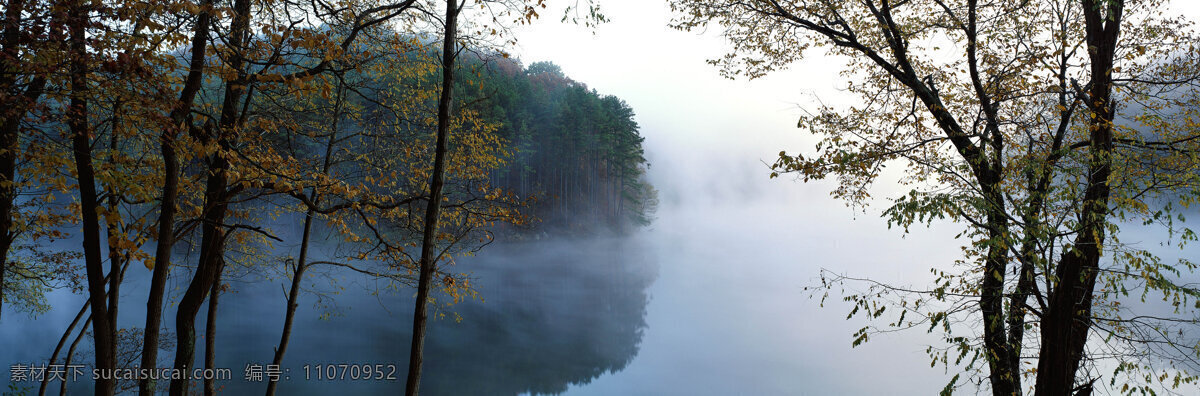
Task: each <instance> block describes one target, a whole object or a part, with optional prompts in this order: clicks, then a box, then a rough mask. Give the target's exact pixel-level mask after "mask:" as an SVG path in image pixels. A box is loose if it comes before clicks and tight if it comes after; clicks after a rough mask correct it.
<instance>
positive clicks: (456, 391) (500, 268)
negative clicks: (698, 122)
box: [0, 238, 657, 395]
mask: <svg viewBox="0 0 1200 396" xmlns="http://www.w3.org/2000/svg"><path fill="white" fill-rule="evenodd" d="M651 257H653V256H652V255H650V254H648V253H647V250H646V249H645V248H644V247H642V246H641V245H640V244H639V243H638V242H636V241H631V240H629V239H621V238H601V239H589V240H575V241H553V242H551V241H535V242H524V243H511V244H502V245H496V246H491V247H488V248H486V249H485V250H484V251H483V252H482V253H481V254H480V255H479V256H476V257H468V258H462V259H459V260H458V264H457V266H456V268H455V269H454V271H456V272H467V273H472V274H473V277H474V279H475V280H474V281H473V282H474V284H475V286H476V288H477V289H478V291H479V293H480V294H479V296H480V297H481V298H482V299H483V300H484V301H479V300H467V301H463V302H461V303H459V304H457V305H455V306H453V307H452V308H451V310H453V311H454V313H457V314H458V315H460V316H461V318H462V320H461V321H460V322H456V321H455V320H454V319H453V317H454V315H453V313H451V312H446V313H447V314H446V317H445V319H442V320H434V321H431V322H430V328H429V334H428V337H427V341H426V342H427V344H426V347H425V350H426V360H425V369H424V375H423V378H422V386H421V391H422V392H421V393H422V394H425V395H507V394H520V393H561V392H564V391H566V390H567V387H568V386H569V385H571V384H575V385H579V384H586V383H588V382H590V381H592V380H593V379H595V378H597V377H599V376H600V375H602V374H604V373H608V372H616V371H620V370H622V369H624V368H625V366H626V365H627V364H629V362H630V361H631V360H632V359H633V358H634V356H636V355H637V352H638V348H639V345H640V343H641V340H642V333H643V330H644V329H645V327H646V320H645V315H646V305H647V303H648V301H649V296H648V294H647V288H648V287H649V286H650V284H651V283H652V282H653V281H654V280H655V278H656V276H657V263H654V262H652V259H651ZM131 270H132V269H131ZM131 272H133V271H131ZM143 278H144V277H143ZM143 278H139V277H137V276H133V277H131V278H130V279H128V280H127V281H126V283H127V285H128V286H125V288H124V289H123V290H122V295H123V297H122V298H123V305H122V308H121V309H122V312H121V321H120V322H121V323H120V324H121V326H122V327H130V326H138V325H140V324H141V323H142V322H143V321H144V316H143V315H144V309H145V302H144V301H145V300H144V299H145V285H144V283H146V280H145V279H143ZM281 282H282V281H276V282H245V283H238V282H233V285H232V286H233V289H234V290H233V292H231V293H227V294H224V295H223V296H222V298H221V308H220V314H219V317H218V320H219V323H218V326H219V331H218V334H217V366H218V367H223V368H229V369H231V371H232V375H233V379H232V380H230V381H219V382H218V386H219V387H221V388H222V393H224V394H237V395H241V394H256V393H259V392H262V391H263V390H264V389H265V383H256V382H247V381H245V380H244V372H245V368H246V365H247V364H259V365H265V364H267V363H269V362H270V359H271V356H272V354H273V351H274V346H275V345H276V344H277V343H278V339H279V338H278V337H279V330H280V327H281V326H282V322H283V305H284V293H283V291H282V290H281V288H280V283H281ZM310 284H311V285H316V286H317V287H318V288H319V289H320V288H324V289H325V291H330V288H329V287H328V284H327V282H326V281H325V280H322V279H320V278H317V279H315V281H314V282H312V283H310ZM338 284H339V285H341V286H345V290H343V291H340V292H339V293H338V294H337V295H334V296H332V298H333V300H325V301H324V302H325V303H331V302H332V303H334V305H335V308H332V309H331V308H327V307H322V308H317V307H315V305H317V302H318V301H317V298H315V297H314V296H313V295H311V294H309V295H305V296H304V297H303V299H302V300H301V301H300V312H299V314H298V316H297V319H296V323H295V329H294V331H293V334H292V340H291V342H290V344H289V348H288V353H287V356H286V358H285V360H284V364H283V367H282V368H283V369H284V370H285V371H284V373H283V375H284V376H285V377H287V378H286V379H285V380H284V381H282V383H281V384H280V388H279V394H282V395H329V394H345V395H350V394H384V393H387V394H394V393H399V392H400V391H402V390H403V387H404V379H405V378H404V376H405V373H406V372H407V356H408V346H409V343H410V334H411V312H412V294H413V292H412V290H409V289H404V290H400V291H398V292H395V293H389V292H386V291H382V292H377V291H379V289H380V288H381V286H380V285H378V284H376V283H374V282H372V281H370V280H367V279H364V278H361V277H347V278H343V279H339V280H338ZM322 285H325V286H322ZM60 297H62V298H59V299H58V301H56V303H57V304H59V305H60V306H56V307H55V312H51V314H49V315H47V316H45V317H43V318H40V319H39V320H36V321H29V320H23V321H18V320H13V319H14V318H12V317H8V315H6V318H5V323H4V326H3V327H4V328H3V329H0V334H4V335H5V336H6V337H5V338H3V339H0V364H3V365H4V366H3V367H4V368H5V370H4V371H6V372H7V371H8V367H9V365H10V364H13V363H17V362H25V363H28V362H29V361H31V360H32V359H39V361H42V362H44V361H45V359H46V357H48V356H49V353H50V352H51V351H52V349H53V347H54V343H55V342H57V338H58V335H59V334H61V331H62V329H63V328H64V327H65V326H66V324H67V323H68V322H69V321H70V318H69V317H67V316H68V314H66V313H65V312H66V311H74V310H76V309H78V304H77V301H82V297H80V296H60ZM59 301H62V303H59ZM328 311H333V312H335V315H333V317H331V318H329V319H321V318H320V316H321V314H322V313H323V312H328ZM203 312H204V310H201V313H202V315H201V317H203ZM73 313H74V312H70V315H73ZM14 316H15V315H14ZM173 318H174V307H173V306H172V307H170V308H169V310H168V311H167V312H166V317H165V318H164V321H166V322H173ZM203 329H204V325H203V324H202V323H199V324H197V330H198V332H200V333H202V332H203ZM35 333H36V335H34V336H28V335H29V334H35ZM12 334H26V335H27V336H26V337H23V338H22V337H9V336H8V335H12ZM87 343H90V342H88V341H85V342H84V344H87ZM197 344H201V345H202V341H197ZM81 347H83V345H81ZM88 349H90V348H88ZM10 352H11V353H10ZM197 352H198V354H200V352H201V351H199V350H198V351H197ZM167 355H168V353H163V354H162V355H160V358H159V362H160V363H162V364H169V362H170V361H171V357H170V356H167ZM201 356H202V355H201ZM88 359H89V360H90V356H89V358H88ZM79 360H80V359H79V358H77V359H76V361H79ZM197 362H198V363H199V362H202V360H200V359H198V360H197ZM339 363H347V364H368V363H369V364H385V365H387V364H391V365H394V366H395V373H394V376H395V378H396V379H395V380H394V381H386V380H349V379H347V380H341V381H329V380H322V379H319V378H318V376H317V375H316V373H315V366H317V365H326V364H339ZM305 365H310V366H312V367H310V370H309V371H308V373H307V374H306V372H305V368H304V366H305ZM5 374H6V375H3V376H0V384H3V385H0V386H7V382H8V380H9V376H8V375H7V373H5ZM306 378H307V379H306ZM21 385H25V386H33V388H34V390H35V393H36V384H32V383H23V384H21ZM88 387H90V383H86V382H81V383H75V384H73V386H71V390H72V392H71V393H84V392H87V390H88V389H87V388H88ZM52 389H57V387H54V388H52ZM335 392H336V393H335Z"/></svg>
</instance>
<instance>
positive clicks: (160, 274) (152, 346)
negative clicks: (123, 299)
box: [138, 0, 213, 396]
mask: <svg viewBox="0 0 1200 396" xmlns="http://www.w3.org/2000/svg"><path fill="white" fill-rule="evenodd" d="M212 5H213V0H205V1H204V3H203V4H202V5H201V8H200V14H199V17H198V18H197V20H196V28H195V33H194V34H193V35H192V58H191V61H190V62H191V66H190V70H188V75H187V78H186V79H185V80H184V85H183V89H182V90H181V91H180V94H179V102H177V103H176V104H175V108H174V109H172V110H171V123H172V125H168V126H167V127H166V128H164V129H163V132H162V136H161V137H160V139H159V144H160V149H161V151H162V158H163V188H162V202H161V206H160V209H159V213H158V246H156V247H155V249H154V273H153V275H152V278H151V281H150V295H149V297H147V299H146V327H145V328H144V333H143V335H144V337H143V340H142V341H143V342H142V364H141V367H144V368H157V367H158V344H159V335H160V331H159V329H160V327H161V326H162V306H163V293H164V292H165V290H166V284H167V275H168V274H169V273H170V267H171V250H172V247H173V246H174V244H175V234H174V232H175V202H176V199H177V197H178V195H179V159H178V157H177V155H176V153H175V139H176V138H177V137H178V136H179V133H180V132H181V131H180V129H183V128H186V127H187V125H188V123H189V120H188V114H190V113H191V109H192V102H193V101H195V99H196V94H197V93H198V92H199V91H200V86H201V83H202V80H201V78H202V77H203V75H204V57H205V52H206V49H207V47H208V25H209V23H210V22H211V19H212V17H211V10H212ZM155 385H156V382H155V381H154V380H152V379H149V378H147V379H142V380H139V381H138V395H139V396H151V395H153V394H154V393H155V392H154V391H155V388H156V386H155Z"/></svg>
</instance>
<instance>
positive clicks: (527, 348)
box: [421, 240, 656, 395]
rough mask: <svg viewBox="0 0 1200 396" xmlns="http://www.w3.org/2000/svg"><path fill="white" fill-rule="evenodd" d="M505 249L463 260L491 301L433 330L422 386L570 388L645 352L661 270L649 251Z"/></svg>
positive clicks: (490, 391) (446, 389) (622, 247)
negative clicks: (652, 289)
mask: <svg viewBox="0 0 1200 396" xmlns="http://www.w3.org/2000/svg"><path fill="white" fill-rule="evenodd" d="M498 249H502V250H504V251H503V252H501V251H491V252H489V254H488V262H487V263H486V264H483V263H481V264H483V265H480V266H479V267H473V264H475V262H465V263H464V264H462V269H464V270H468V269H472V270H474V272H475V275H476V277H477V278H478V282H479V283H480V289H481V293H482V295H483V297H484V299H485V300H486V302H484V303H478V302H471V303H463V304H460V305H459V306H457V307H456V311H457V312H458V313H459V314H460V315H462V317H463V320H462V322H459V323H455V322H454V321H453V320H443V321H439V322H438V323H436V324H435V325H434V327H433V328H432V329H431V333H430V336H429V337H430V338H429V339H428V342H429V344H428V345H427V346H426V356H427V360H426V364H427V365H428V366H427V372H428V373H429V376H428V377H425V378H423V381H422V387H421V388H422V390H423V391H424V392H423V393H427V394H433V395H442V394H445V395H505V394H519V393H534V394H539V393H543V394H544V393H551V394H553V393H562V392H564V391H566V390H567V388H568V386H569V385H573V384H574V385H579V384H587V383H589V382H591V381H592V380H594V379H596V378H597V377H599V376H600V375H602V374H605V373H608V372H617V371H620V370H622V369H624V368H625V366H626V365H628V364H629V362H630V361H632V360H633V358H634V356H636V355H637V352H638V347H639V344H640V343H641V340H642V332H643V330H644V329H645V327H646V320H645V316H646V305H647V303H648V300H649V296H648V294H647V288H648V287H649V285H650V283H651V282H653V280H654V278H655V276H656V271H655V268H656V267H655V265H654V263H652V260H650V256H649V255H647V254H646V253H645V252H644V251H642V250H640V249H636V248H631V247H630V246H628V245H626V244H623V243H622V242H621V241H616V240H603V241H597V242H588V243H570V244H558V245H551V246H548V245H547V244H545V243H537V244H535V245H530V246H521V245H513V246H506V247H501V248H498ZM480 261H482V260H480Z"/></svg>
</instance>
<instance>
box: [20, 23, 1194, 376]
mask: <svg viewBox="0 0 1200 396" xmlns="http://www.w3.org/2000/svg"><path fill="white" fill-rule="evenodd" d="M601 4H602V5H603V6H604V7H605V10H606V11H607V14H608V15H609V17H610V18H611V19H612V20H613V22H611V23H609V24H606V25H603V26H601V27H600V28H598V29H597V30H596V31H595V32H590V31H587V30H585V29H582V28H577V27H563V26H558V25H557V22H558V18H556V17H554V15H553V14H552V13H551V14H549V15H546V16H545V17H544V18H543V22H539V23H538V24H536V25H535V26H533V27H532V28H528V29H523V30H522V31H521V32H519V33H518V36H517V37H518V38H519V39H520V40H521V47H520V48H519V49H518V50H517V51H516V55H517V56H518V57H520V58H521V59H522V60H523V61H524V62H525V64H529V63H532V62H535V61H542V60H549V61H554V62H555V63H557V64H559V65H560V66H561V67H562V68H563V71H564V72H565V74H566V75H569V76H571V77H572V78H574V79H577V80H578V81H582V82H585V83H586V84H588V85H589V86H590V87H593V88H596V89H597V90H599V91H600V92H601V93H603V94H612V95H616V96H619V97H621V98H622V99H624V100H626V101H627V102H628V103H629V104H630V106H631V107H632V108H633V109H634V111H636V112H637V114H638V122H639V123H640V125H641V127H642V129H641V131H642V132H641V133H642V135H643V136H645V137H646V141H645V146H646V151H647V158H648V159H649V161H650V162H651V167H650V170H649V174H648V175H649V178H650V180H651V181H652V183H653V184H654V185H655V187H656V188H658V189H659V194H660V195H659V197H660V201H661V203H660V207H659V210H658V212H657V214H656V220H655V221H654V223H653V224H651V225H650V226H649V227H647V228H645V229H642V230H639V231H637V232H635V233H633V234H631V235H628V236H624V237H607V236H606V237H596V238H589V239H564V238H551V239H549V240H539V241H526V242H519V243H516V242H514V243H503V242H502V243H498V244H496V245H494V246H489V247H487V248H485V249H484V250H483V251H482V252H480V254H479V255H478V256H477V257H471V258H463V259H461V260H459V262H458V265H457V270H459V271H463V272H470V273H472V274H473V275H474V277H475V279H476V285H477V287H478V290H479V293H480V297H481V298H482V300H483V301H478V300H468V301H465V302H463V303H461V304H458V305H456V306H455V307H454V312H456V313H457V314H459V315H460V316H461V317H462V320H461V321H460V322H457V321H455V320H453V318H452V317H451V316H452V314H451V315H449V316H447V318H445V319H442V320H436V321H432V322H431V326H430V329H429V335H428V340H427V343H428V344H427V346H426V354H427V356H426V362H427V366H426V367H425V371H424V376H423V382H422V391H423V392H422V393H423V394H431V395H505V394H524V393H562V392H565V394H568V395H737V394H745V395H776V394H789V395H790V394H800V395H805V394H811V395H834V394H850V395H853V394H900V395H910V394H934V393H936V392H937V391H938V390H940V389H941V388H942V387H943V386H944V385H945V384H946V382H947V381H948V380H949V377H950V376H952V375H953V373H950V374H947V373H946V372H945V371H944V369H943V368H942V367H941V366H938V367H937V368H931V367H930V365H929V358H928V356H927V355H926V354H925V348H926V346H927V345H930V344H938V341H937V340H936V339H935V338H934V337H932V336H930V335H928V334H926V333H925V332H924V331H922V330H921V329H916V330H914V331H908V332H903V333H898V334H887V335H880V336H876V337H873V338H872V340H871V341H870V342H868V343H866V344H864V345H862V346H859V347H857V348H851V346H850V344H851V341H852V336H851V334H852V333H853V332H854V331H855V330H857V329H858V328H860V327H862V326H865V325H866V324H867V323H865V322H864V321H862V320H860V319H858V318H855V319H854V320H850V321H847V320H845V316H846V314H847V311H848V307H847V306H846V305H845V304H844V303H842V302H841V300H840V296H838V295H831V297H830V299H829V300H828V302H827V303H826V305H825V307H823V308H822V307H820V306H819V296H818V297H817V298H810V295H809V292H806V291H805V290H804V287H805V286H811V285H814V284H817V283H818V278H817V277H818V275H819V272H820V270H821V269H822V268H825V269H829V270H832V271H834V272H837V273H844V274H848V275H855V276H864V277H871V278H874V279H878V280H881V281H886V282H889V283H892V284H897V285H916V286H920V285H926V284H928V283H929V282H930V280H931V279H932V276H931V275H930V273H929V269H930V268H933V267H938V268H946V267H948V266H949V265H950V264H951V263H952V262H953V261H954V260H955V259H956V258H957V257H959V245H960V244H961V243H962V241H960V240H956V239H954V234H955V233H956V231H957V227H955V226H953V225H948V224H941V225H935V226H934V227H933V228H920V227H917V228H914V229H913V230H912V233H910V234H908V235H904V234H903V233H902V232H901V231H900V230H895V229H888V228H887V226H886V225H885V223H884V221H883V220H882V219H880V218H879V212H880V210H881V207H880V206H873V207H870V208H867V209H865V210H863V209H854V208H848V207H846V206H845V205H844V204H843V203H842V202H839V201H835V200H833V199H832V198H830V197H829V195H828V192H829V191H830V190H831V189H832V184H830V183H827V182H816V183H809V184H803V183H799V182H794V181H792V180H790V178H789V177H787V176H784V177H780V178H779V179H774V180H772V179H768V177H767V176H768V173H769V170H768V167H767V165H766V164H764V162H768V163H769V162H771V161H773V159H774V157H775V156H776V155H777V153H778V152H779V151H780V150H783V149H787V150H789V151H797V150H807V149H810V148H811V146H812V143H813V141H812V140H811V138H810V137H805V136H803V135H802V134H801V133H800V132H799V131H798V130H797V129H796V128H795V124H796V117H797V115H799V114H800V112H801V111H802V110H801V108H804V107H808V108H811V106H812V105H813V103H814V102H813V98H815V97H820V98H821V100H822V101H824V102H825V103H839V101H844V100H846V98H844V97H841V96H839V92H838V91H837V87H838V86H839V85H838V83H837V79H836V78H835V77H836V67H837V66H839V65H840V62H831V61H829V60H828V59H825V60H822V59H813V60H807V61H805V62H802V63H801V64H798V65H796V66H795V67H793V68H792V70H789V71H782V72H779V73H776V74H775V75H772V76H770V77H768V78H765V79H762V80H758V81H754V82H744V81H729V80H721V79H719V77H718V75H717V72H716V70H715V69H714V68H713V67H711V66H709V65H707V64H705V62H704V60H705V59H707V58H714V57H718V56H720V55H721V54H722V53H723V52H722V50H723V49H724V44H723V43H722V42H721V40H719V39H716V36H715V35H712V34H704V35H701V34H696V33H684V32H675V31H671V30H669V29H668V28H666V27H665V26H666V23H667V21H668V19H669V16H668V12H667V11H668V10H667V7H666V6H665V5H664V4H662V3H659V2H643V1H632V0H630V1H602V2H601ZM1189 12H1190V11H1189ZM895 176H896V175H895V174H894V173H893V174H887V173H885V177H884V178H883V179H884V182H882V183H881V184H880V185H879V186H877V187H876V188H875V189H874V190H872V192H873V193H874V194H875V195H876V196H878V197H888V196H894V195H896V193H898V192H899V191H902V190H903V189H901V188H900V187H898V186H894V185H891V184H888V183H889V181H890V180H894V179H895ZM293 234H295V235H298V227H296V228H295V229H291V230H285V232H284V234H283V236H284V238H285V239H288V238H293V237H294V236H295V235H293ZM1130 238H1132V236H1127V239H1130ZM288 240H290V239H288ZM67 247H69V246H64V248H67ZM69 248H75V247H69ZM1191 252H1195V250H1194V249H1193V250H1189V251H1188V253H1184V254H1191ZM1193 257H1194V255H1193ZM148 277H149V273H148V271H145V269H144V268H142V267H140V266H139V265H138V264H136V263H135V265H134V266H133V267H131V268H130V271H129V276H128V277H127V281H126V284H125V286H123V288H122V300H121V301H122V306H121V311H120V312H121V317H120V326H121V327H131V326H141V325H142V324H143V323H144V309H145V308H144V307H145V296H146V289H147V287H146V284H147V283H148ZM283 282H284V281H283V280H273V281H270V282H259V281H257V280H255V279H246V280H237V279H234V280H232V281H231V284H232V288H233V292H232V293H228V294H225V295H223V296H222V297H221V310H220V317H219V318H220V330H219V334H218V338H217V342H218V354H217V356H218V366H220V367H228V368H231V369H232V372H233V381H229V382H224V383H223V385H224V386H225V387H226V388H225V391H224V394H239V395H240V394H249V393H258V392H261V391H262V389H263V388H264V387H265V386H264V385H263V384H261V383H247V382H245V381H242V379H243V378H242V377H243V368H244V366H245V365H246V364H247V363H259V364H266V363H267V362H269V361H270V358H271V356H272V351H273V347H274V345H275V344H276V343H277V342H278V337H279V329H280V326H281V323H282V321H283V313H284V312H283V308H284V304H285V293H284V292H283V291H282V289H281V284H282V283H283ZM337 284H338V285H340V286H343V287H345V290H341V291H339V294H338V295H336V296H331V298H332V299H330V300H324V302H325V303H327V304H325V305H320V306H318V305H319V304H318V300H317V298H316V297H315V296H314V295H313V294H305V295H304V296H303V297H302V300H301V301H300V307H301V309H300V312H299V314H298V317H297V321H296V323H295V328H294V332H293V337H292V340H291V343H290V346H289V351H288V354H287V357H286V358H285V364H284V367H285V368H288V369H289V370H290V372H289V373H288V375H290V376H291V379H290V380H288V381H284V383H283V384H282V386H281V388H280V393H281V394H285V395H328V394H335V393H334V392H337V393H336V394H344V395H351V394H395V393H397V392H398V391H399V390H400V389H402V388H403V380H404V373H405V365H406V360H407V353H408V345H409V342H410V341H409V332H410V329H411V323H410V322H409V321H410V320H411V309H412V307H411V305H412V303H411V301H412V291H411V290H409V289H404V290H400V291H398V292H395V293H387V292H386V291H384V292H382V293H379V294H378V295H377V294H376V293H375V292H376V291H377V290H379V286H380V285H378V284H376V283H373V282H370V281H366V280H364V279H361V278H356V277H350V278H347V279H342V280H339V281H338V283H337ZM311 285H312V286H313V287H314V288H316V289H318V290H322V291H325V292H332V291H333V290H334V289H333V288H331V287H330V286H329V285H328V283H327V282H326V279H324V278H316V279H315V280H314V281H313V283H311ZM171 287H173V288H175V289H174V290H171V291H170V293H172V296H173V297H176V298H177V297H178V295H179V294H181V293H182V288H184V287H186V285H184V284H182V281H180V280H178V279H173V280H172V281H171ZM51 298H52V301H51V302H52V303H53V305H54V309H53V310H52V311H51V312H49V313H47V314H45V315H43V316H40V317H39V318H37V319H36V320H25V319H18V318H19V317H21V315H23V314H17V313H15V312H14V311H12V310H6V312H5V317H4V324H3V325H2V326H0V364H5V365H7V364H11V363H15V362H26V363H28V362H41V361H44V360H45V359H46V358H47V357H48V356H49V354H50V352H51V351H52V350H53V348H54V343H55V342H57V340H58V337H59V335H60V334H61V333H60V331H61V329H63V328H65V326H66V324H68V323H69V322H70V321H71V319H72V317H73V316H74V314H75V313H76V312H77V310H78V307H79V304H81V303H82V301H83V297H82V295H78V294H71V293H69V292H65V291H64V292H56V293H55V294H53V295H52V296H51ZM6 308H7V307H6ZM174 312H175V307H174V306H169V307H168V308H167V309H166V310H165V311H164V322H165V323H166V324H168V325H173V322H174V320H173V318H174ZM201 312H204V310H202V311H201ZM326 312H332V313H335V314H334V315H332V316H331V317H330V318H327V319H322V318H321V317H320V316H321V315H322V314H323V313H326ZM201 316H203V315H201ZM202 321H203V318H202V317H201V322H202ZM197 329H203V324H202V323H199V324H197ZM201 332H202V331H201ZM87 344H88V342H86V341H85V342H83V343H81V348H82V349H90V347H88V346H86V345H87ZM198 344H199V342H198ZM197 352H198V354H199V353H200V351H197ZM88 359H90V357H88V358H80V357H77V358H76V361H80V360H84V361H86V360H88ZM170 361H171V360H170V356H168V354H167V353H164V354H163V355H162V357H160V359H159V362H160V364H164V365H165V364H167V363H169V362H170ZM328 363H335V364H336V363H385V364H386V363H391V364H395V365H397V366H398V368H397V370H396V372H395V376H396V377H397V378H398V379H397V380H396V381H392V382H387V381H341V382H329V381H319V380H315V379H314V380H307V381H306V380H304V379H303V377H304V370H303V367H302V366H303V365H305V364H314V365H315V364H328ZM5 370H6V371H7V368H6V369H5ZM8 383H9V376H8V375H4V376H0V390H3V389H6V388H5V387H6V386H8ZM26 385H27V384H26ZM86 388H87V384H86V383H76V384H74V386H73V388H72V390H73V391H78V393H81V394H82V393H85V390H86ZM35 389H36V385H35ZM963 391H964V392H965V393H970V392H971V389H964V390H963Z"/></svg>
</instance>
